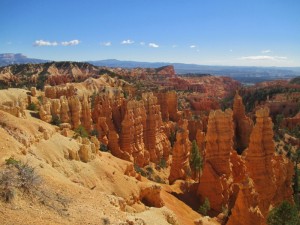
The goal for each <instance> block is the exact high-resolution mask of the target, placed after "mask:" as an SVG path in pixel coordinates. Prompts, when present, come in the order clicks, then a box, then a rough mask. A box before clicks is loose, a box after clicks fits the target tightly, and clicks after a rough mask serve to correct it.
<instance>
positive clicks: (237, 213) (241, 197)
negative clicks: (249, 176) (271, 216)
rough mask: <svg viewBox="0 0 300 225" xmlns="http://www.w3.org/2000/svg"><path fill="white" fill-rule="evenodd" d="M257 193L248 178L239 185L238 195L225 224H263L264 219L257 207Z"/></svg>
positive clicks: (264, 222)
mask: <svg viewBox="0 0 300 225" xmlns="http://www.w3.org/2000/svg"><path fill="white" fill-rule="evenodd" d="M258 204H259V198H258V194H257V193H256V192H255V190H254V188H253V184H252V183H251V181H250V180H246V181H245V182H244V183H243V184H240V185H239V191H238V195H237V198H236V201H235V204H234V208H233V209H232V210H231V216H230V217H229V220H228V222H227V223H226V224H227V225H253V224H258V225H265V224H266V221H265V219H264V216H263V215H262V213H261V211H260V209H259V207H258Z"/></svg>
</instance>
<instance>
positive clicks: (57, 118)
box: [51, 114, 61, 126]
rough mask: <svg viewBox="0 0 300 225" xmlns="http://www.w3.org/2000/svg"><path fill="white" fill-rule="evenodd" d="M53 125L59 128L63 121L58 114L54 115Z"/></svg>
mask: <svg viewBox="0 0 300 225" xmlns="http://www.w3.org/2000/svg"><path fill="white" fill-rule="evenodd" d="M51 124H53V125H55V126H59V124H61V120H60V118H59V116H58V115H56V114H53V115H52V120H51Z"/></svg>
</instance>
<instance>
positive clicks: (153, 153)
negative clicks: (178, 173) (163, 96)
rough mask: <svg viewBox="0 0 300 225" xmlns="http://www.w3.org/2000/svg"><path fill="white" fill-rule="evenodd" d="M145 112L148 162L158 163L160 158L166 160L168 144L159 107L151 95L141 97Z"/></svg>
mask: <svg viewBox="0 0 300 225" xmlns="http://www.w3.org/2000/svg"><path fill="white" fill-rule="evenodd" d="M142 99H143V102H144V105H145V110H146V115H147V119H146V127H145V129H144V142H145V146H146V149H148V151H149V154H150V161H151V162H154V163H158V162H159V161H160V160H161V159H162V158H164V159H165V160H168V157H169V151H170V142H169V140H168V137H167V136H166V135H165V133H164V132H163V124H162V118H161V113H160V106H159V105H158V104H157V98H156V97H155V96H154V95H153V93H151V92H150V93H144V94H143V96H142Z"/></svg>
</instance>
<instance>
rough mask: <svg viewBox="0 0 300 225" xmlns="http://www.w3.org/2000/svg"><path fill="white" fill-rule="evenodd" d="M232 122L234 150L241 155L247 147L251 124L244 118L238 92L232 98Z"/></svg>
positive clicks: (250, 121) (247, 118)
mask: <svg viewBox="0 0 300 225" xmlns="http://www.w3.org/2000/svg"><path fill="white" fill-rule="evenodd" d="M233 121H234V124H235V131H234V134H235V148H236V150H237V151H238V152H239V153H242V152H243V151H244V150H245V149H246V148H247V147H248V145H249V138H250V134H251V131H252V129H253V122H252V120H251V119H250V118H249V117H247V116H246V114H245V106H244V104H243V99H242V97H241V96H240V95H239V94H238V92H236V94H235V96H234V102H233Z"/></svg>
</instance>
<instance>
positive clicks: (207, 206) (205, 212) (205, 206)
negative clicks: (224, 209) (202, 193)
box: [198, 198, 210, 216]
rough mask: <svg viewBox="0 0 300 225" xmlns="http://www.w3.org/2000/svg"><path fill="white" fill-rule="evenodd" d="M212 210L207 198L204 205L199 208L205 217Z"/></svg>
mask: <svg viewBox="0 0 300 225" xmlns="http://www.w3.org/2000/svg"><path fill="white" fill-rule="evenodd" d="M209 210H210V202H209V199H208V198H205V200H204V203H203V204H202V205H201V206H200V207H199V209H198V212H199V213H200V214H202V215H204V216H206V215H207V212H208V211H209Z"/></svg>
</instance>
